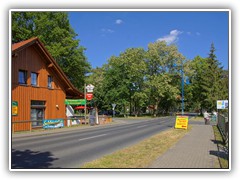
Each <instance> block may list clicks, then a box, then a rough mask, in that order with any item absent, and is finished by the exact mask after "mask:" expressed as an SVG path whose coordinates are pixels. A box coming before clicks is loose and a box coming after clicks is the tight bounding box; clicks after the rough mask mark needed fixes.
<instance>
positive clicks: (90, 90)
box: [86, 84, 94, 92]
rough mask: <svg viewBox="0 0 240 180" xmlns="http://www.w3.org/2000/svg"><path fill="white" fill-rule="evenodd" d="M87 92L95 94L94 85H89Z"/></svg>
mask: <svg viewBox="0 0 240 180" xmlns="http://www.w3.org/2000/svg"><path fill="white" fill-rule="evenodd" d="M86 89H87V92H93V89H94V86H93V85H92V84H89V85H87V86H86Z"/></svg>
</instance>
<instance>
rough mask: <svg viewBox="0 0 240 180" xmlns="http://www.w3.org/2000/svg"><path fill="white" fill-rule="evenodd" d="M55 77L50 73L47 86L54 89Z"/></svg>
mask: <svg viewBox="0 0 240 180" xmlns="http://www.w3.org/2000/svg"><path fill="white" fill-rule="evenodd" d="M52 83H53V77H52V76H51V75H48V78H47V87H48V88H49V89H53V84H52Z"/></svg>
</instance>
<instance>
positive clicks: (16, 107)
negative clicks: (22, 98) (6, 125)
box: [12, 101, 18, 116]
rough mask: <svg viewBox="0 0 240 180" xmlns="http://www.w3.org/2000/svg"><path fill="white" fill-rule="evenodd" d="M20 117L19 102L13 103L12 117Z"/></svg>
mask: <svg viewBox="0 0 240 180" xmlns="http://www.w3.org/2000/svg"><path fill="white" fill-rule="evenodd" d="M17 115H18V102H17V101H13V102H12V116H17Z"/></svg>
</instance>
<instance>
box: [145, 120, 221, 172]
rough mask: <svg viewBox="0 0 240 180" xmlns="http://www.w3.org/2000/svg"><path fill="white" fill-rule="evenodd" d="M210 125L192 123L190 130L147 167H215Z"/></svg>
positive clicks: (212, 136)
mask: <svg viewBox="0 0 240 180" xmlns="http://www.w3.org/2000/svg"><path fill="white" fill-rule="evenodd" d="M214 139H215V138H214V133H213V129H212V126H211V125H200V124H194V125H192V130H191V131H190V132H189V133H188V134H187V135H185V136H184V137H183V138H182V139H181V140H180V141H179V142H178V143H176V144H175V145H174V146H173V147H172V148H170V149H169V150H168V151H167V152H166V153H164V154H163V155H162V156H160V157H159V158H158V159H157V160H156V161H154V162H153V163H152V164H151V165H150V166H149V168H216V167H215V166H216V164H217V163H218V159H217V156H216V154H217V151H218V148H217V145H216V144H214Z"/></svg>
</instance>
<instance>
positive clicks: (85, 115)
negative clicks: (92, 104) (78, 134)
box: [84, 83, 87, 121]
mask: <svg viewBox="0 0 240 180" xmlns="http://www.w3.org/2000/svg"><path fill="white" fill-rule="evenodd" d="M84 99H85V105H84V118H85V121H87V112H86V111H87V100H86V83H85V84H84Z"/></svg>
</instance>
